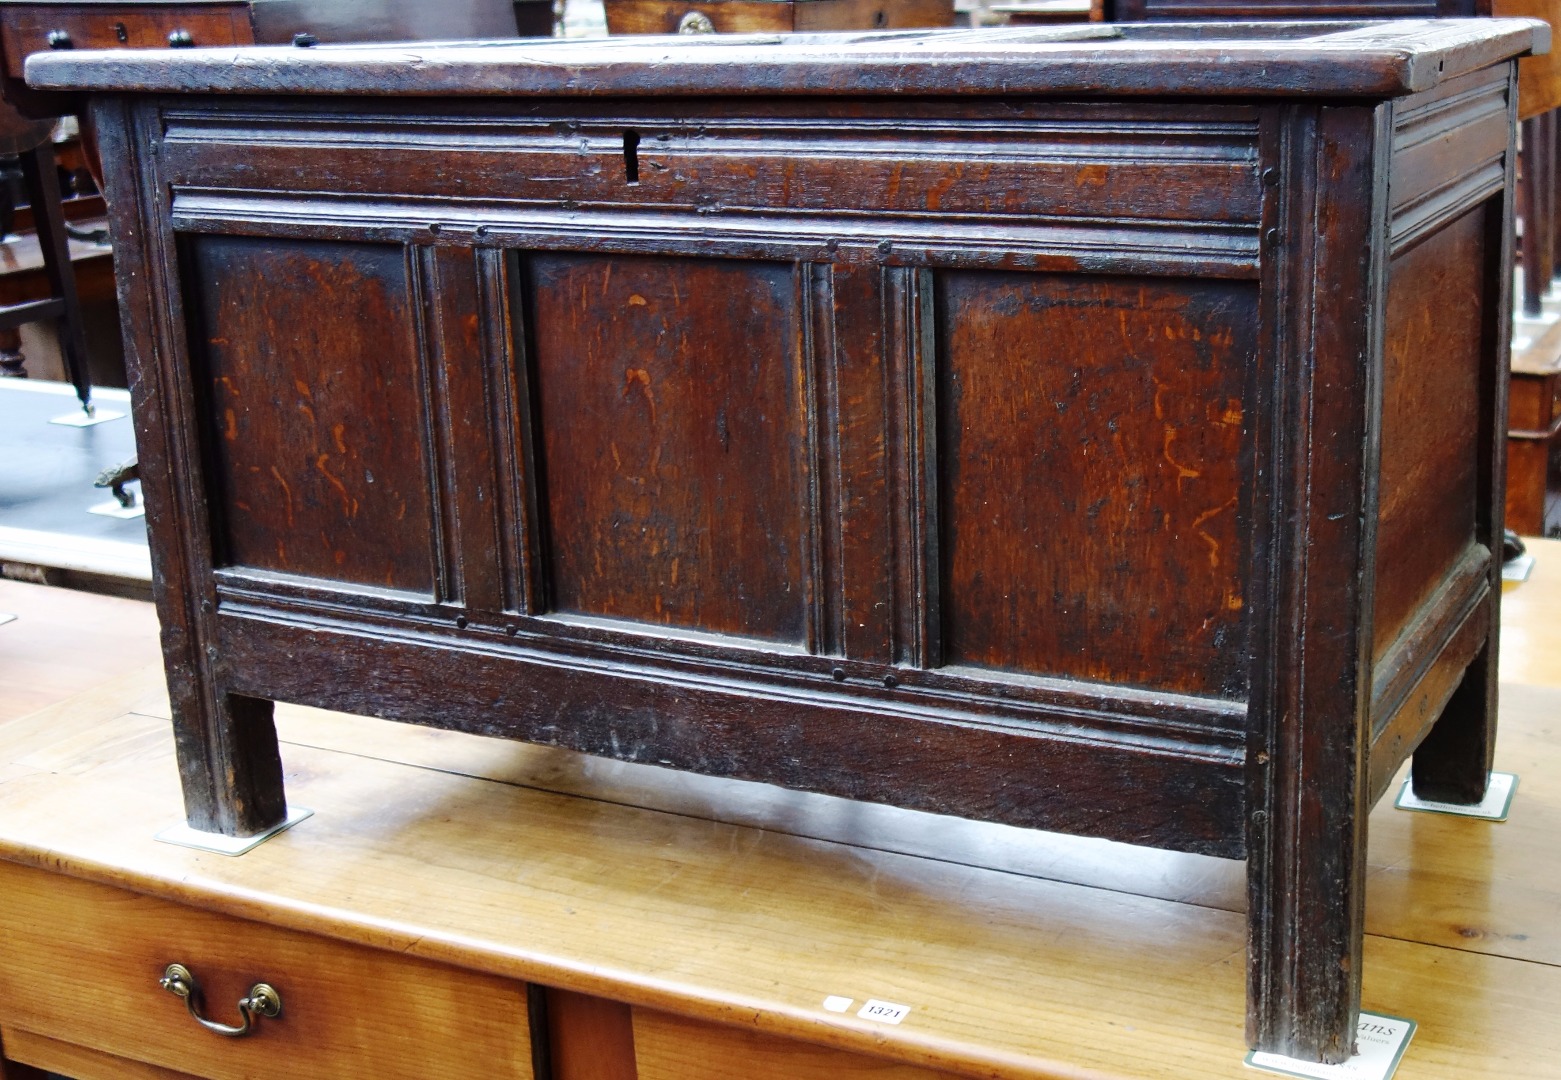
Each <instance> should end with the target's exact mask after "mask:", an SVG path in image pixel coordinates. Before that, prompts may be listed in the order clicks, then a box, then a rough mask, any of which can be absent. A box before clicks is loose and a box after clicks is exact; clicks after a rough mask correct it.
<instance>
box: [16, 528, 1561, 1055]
mask: <svg viewBox="0 0 1561 1080" xmlns="http://www.w3.org/2000/svg"><path fill="white" fill-rule="evenodd" d="M1532 550H1534V551H1535V553H1536V555H1537V556H1538V557H1539V564H1538V566H1537V567H1536V569H1535V572H1534V576H1533V577H1532V578H1531V579H1530V581H1528V582H1526V583H1523V584H1521V585H1515V586H1509V589H1508V592H1507V594H1506V597H1505V609H1504V613H1505V626H1504V634H1505V638H1506V642H1507V643H1508V646H1509V649H1511V650H1512V651H1511V652H1509V653H1508V658H1507V660H1506V662H1505V664H1504V668H1503V673H1504V675H1505V676H1506V679H1507V682H1506V683H1505V685H1504V686H1503V696H1502V712H1503V715H1502V738H1501V743H1500V745H1499V746H1498V750H1497V767H1498V768H1502V769H1506V770H1510V771H1516V772H1518V773H1519V774H1520V775H1521V777H1522V780H1521V784H1520V788H1519V793H1518V796H1517V799H1516V801H1515V803H1514V809H1513V816H1512V819H1511V820H1510V821H1509V822H1507V823H1505V824H1501V825H1492V824H1489V823H1482V822H1477V821H1471V820H1465V819H1458V818H1450V817H1443V816H1437V815H1424V814H1407V813H1404V812H1402V811H1397V810H1394V809H1392V808H1391V807H1390V806H1388V805H1386V801H1384V804H1383V805H1381V806H1379V807H1378V809H1377V810H1376V812H1375V813H1374V814H1373V816H1372V819H1371V826H1370V835H1371V843H1370V848H1369V859H1368V862H1369V877H1368V891H1369V901H1368V904H1367V911H1368V920H1369V921H1368V937H1367V942H1366V973H1367V974H1366V980H1365V989H1364V1004H1365V1007H1366V1008H1367V1009H1368V1010H1376V1011H1381V1012H1387V1013H1392V1014H1394V1015H1402V1016H1409V1017H1412V1018H1414V1019H1415V1020H1417V1021H1418V1022H1419V1023H1420V1029H1419V1031H1418V1033H1417V1034H1416V1036H1415V1041H1414V1042H1413V1044H1412V1045H1411V1048H1410V1051H1409V1054H1408V1056H1407V1057H1406V1059H1405V1061H1404V1063H1403V1065H1402V1066H1401V1068H1400V1072H1399V1078H1400V1080H1444V1078H1445V1080H1452V1078H1458V1080H1464V1078H1466V1077H1492V1078H1495V1077H1502V1078H1506V1077H1511V1076H1514V1075H1539V1074H1540V1073H1539V1072H1536V1071H1535V1070H1536V1069H1538V1070H1542V1069H1543V1068H1544V1067H1546V1066H1545V1063H1546V1062H1550V1061H1554V1060H1556V1059H1557V1056H1558V1055H1561V1038H1558V1036H1557V1033H1556V1031H1555V1030H1554V1028H1553V1026H1552V1025H1551V1024H1550V1022H1549V1017H1551V1016H1552V1015H1553V1014H1554V1012H1555V1010H1556V1008H1557V1005H1558V1003H1561V930H1558V929H1557V927H1556V925H1555V920H1554V912H1555V911H1556V910H1557V909H1558V908H1561V883H1558V882H1557V880H1556V878H1555V875H1554V874H1551V873H1550V872H1549V870H1548V862H1547V859H1546V856H1545V854H1544V853H1545V852H1546V851H1548V850H1549V846H1550V842H1551V840H1550V838H1551V837H1553V836H1554V835H1555V833H1556V831H1557V830H1558V829H1561V783H1558V781H1557V779H1556V778H1557V777H1561V743H1558V742H1557V736H1556V732H1555V728H1554V717H1555V716H1556V715H1557V714H1558V710H1561V665H1557V664H1556V662H1555V659H1554V657H1555V656H1556V655H1558V653H1557V651H1556V650H1555V649H1553V648H1551V649H1549V650H1548V651H1546V649H1545V647H1544V646H1543V644H1542V643H1543V642H1544V641H1545V640H1553V635H1554V633H1555V626H1554V619H1553V615H1552V614H1551V613H1553V612H1554V611H1555V610H1556V609H1557V606H1558V605H1561V542H1554V541H1536V542H1535V543H1534V544H1533V546H1532ZM4 632H5V631H4V628H0V634H4ZM1547 634H1549V635H1552V637H1551V638H1549V639H1547V638H1546V637H1545V635H1547ZM4 640H5V639H4V638H0V642H3V641H4ZM1523 642H1529V643H1530V644H1531V646H1532V651H1528V652H1525V650H1524V647H1523V645H1522V644H1521V643H1523ZM3 655H5V654H0V656H3ZM160 684H161V675H160V673H158V672H156V671H155V670H151V671H146V672H144V673H142V674H141V675H140V676H138V677H137V678H136V679H134V680H130V681H126V682H121V683H119V684H116V685H114V686H111V687H109V688H106V689H103V690H98V691H93V692H90V693H88V694H86V695H84V696H82V697H79V698H77V699H76V700H75V701H73V702H71V703H70V704H69V705H67V706H65V707H56V708H53V709H49V710H46V711H44V712H42V713H39V714H35V715H34V716H31V717H28V718H24V719H19V720H12V721H10V722H8V723H6V724H4V725H3V726H0V747H3V750H4V752H3V753H0V762H4V763H5V764H4V765H0V769H3V770H4V771H0V851H3V855H4V857H5V858H7V859H11V860H16V861H20V862H24V863H32V864H35V865H36V864H40V863H43V864H47V865H48V866H50V867H51V868H53V869H54V870H55V871H56V872H65V873H68V874H72V875H77V876H83V877H87V878H92V879H96V880H98V881H102V882H107V883H113V884H118V885H121V886H129V887H131V888H133V889H135V890H138V891H144V892H147V893H151V894H155V895H159V896H162V897H164V898H165V899H173V900H182V901H185V902H194V903H198V904H200V905H201V906H203V907H208V908H212V909H215V910H219V911H223V912H226V913H228V914H230V915H235V916H239V917H244V916H249V917H255V918H262V919H264V920H266V921H267V922H270V923H274V924H278V925H282V926H288V927H293V928H295V929H302V930H306V931H314V932H318V933H322V934H324V935H327V936H330V937H337V938H343V939H347V940H350V941H355V942H358V943H361V944H366V945H370V946H375V947H382V948H394V949H405V950H407V951H408V952H409V953H410V954H412V955H415V956H419V957H435V958H440V959H445V960H449V961H452V962H456V963H459V964H461V965H463V966H469V967H473V968H478V969H481V970H485V971H489V972H493V973H497V974H501V975H508V976H515V977H522V978H525V977H531V978H536V979H538V980H539V981H542V982H544V983H546V984H548V985H552V986H555V987H561V988H567V989H571V990H573V991H574V992H576V993H580V994H589V995H591V996H593V997H596V998H605V999H612V1000H617V1001H621V1002H626V1003H628V1004H630V1005H631V1006H636V1007H638V1010H639V1011H640V1013H641V1015H643V1013H644V1010H645V1009H650V1010H653V1011H655V1012H659V1013H665V1014H667V1015H668V1016H671V1017H681V1018H683V1020H681V1021H678V1023H687V1022H688V1021H699V1022H703V1023H720V1024H725V1025H729V1026H731V1027H732V1028H733V1029H734V1031H735V1032H737V1033H738V1034H737V1035H736V1037H737V1038H738V1039H739V1041H741V1040H747V1039H750V1038H752V1039H755V1040H759V1041H760V1042H762V1041H763V1040H764V1039H768V1038H780V1039H788V1038H789V1039H801V1040H803V1041H805V1042H808V1043H810V1044H813V1045H817V1046H830V1047H834V1048H836V1049H842V1050H850V1051H854V1052H856V1053H859V1054H867V1055H869V1056H878V1057H881V1058H884V1059H886V1060H889V1061H898V1062H901V1063H903V1064H908V1065H915V1066H917V1067H919V1068H924V1069H925V1068H931V1069H942V1070H944V1071H946V1072H954V1073H956V1074H958V1075H968V1076H996V1075H1011V1076H1032V1077H1038V1076H1048V1077H1055V1076H1075V1075H1081V1070H1084V1069H1093V1070H1095V1072H1096V1075H1106V1076H1119V1077H1165V1078H1170V1077H1178V1078H1180V1077H1187V1078H1193V1077H1197V1078H1203V1077H1224V1076H1228V1077H1233V1078H1234V1077H1237V1076H1244V1075H1250V1073H1246V1072H1245V1071H1244V1070H1243V1069H1242V1068H1241V1066H1240V1064H1239V1060H1240V1056H1241V1051H1242V1048H1241V1046H1240V1039H1239V1020H1240V1015H1241V1010H1242V1004H1241V990H1242V967H1243V961H1242V951H1243V947H1242V945H1243V943H1242V920H1241V918H1240V916H1239V915H1238V914H1236V912H1237V911H1238V910H1239V909H1240V907H1241V904H1242V889H1243V881H1242V877H1241V872H1240V871H1241V868H1240V864H1239V863H1234V862H1228V861H1224V860H1217V859H1208V858H1200V857H1197V856H1187V855H1176V854H1173V853H1169V852H1150V851H1144V850H1142V849H1136V848H1126V847H1122V846H1119V845H1113V844H1109V843H1104V842H1099V841H1085V840H1079V839H1077V838H1069V837H1058V836H1052V835H1048V834H1040V833H1031V832H1026V831H1024V830H1016V829H1006V828H1002V827H998V826H991V825H975V824H971V823H967V822H958V821H953V820H951V819H946V818H936V817H932V816H929V815H918V814H910V813H907V812H905V811H896V810H891V809H888V808H883V807H864V806H861V805H859V804H854V803H847V802H843V801H839V800H832V799H826V798H823V797H819V796H808V795H802V794H798V793H795V792H785V791H781V790H779V789H775V788H768V787H763V786H759V785H752V784H743V783H739V782H735V781H715V780H709V779H705V778H699V777H691V776H686V775H678V774H670V773H667V772H666V771H664V770H659V769H654V768H650V767H644V766H630V765H622V764H615V763H609V762H602V761H598V760H594V759H587V758H581V757H578V756H576V755H573V754H569V753H566V752H562V751H556V750H545V749H541V748H535V747H525V746H518V745H514V744H509V743H501V742H494V741H492V740H486V739H480V738H476V737H473V736H466V735H458V734H453V733H446V732H438V731H430V730H426V729H420V728H410V727H398V726H395V725H386V724H383V723H377V722H374V721H369V720H360V719H357V718H352V717H346V716H339V715H333V714H326V713H321V712H318V711H313V710H301V709H293V708H288V707H283V708H281V709H279V725H280V729H281V732H282V735H283V739H284V744H285V746H284V757H285V760H286V763H287V766H288V771H289V782H290V783H291V784H292V785H293V790H294V791H295V792H297V799H298V801H299V802H301V803H302V804H304V805H307V806H310V807H313V808H314V809H315V810H316V811H317V816H316V817H315V818H312V819H310V820H309V821H307V822H305V823H304V824H303V825H301V826H298V827H296V828H295V829H293V830H291V831H290V832H288V833H286V834H283V836H281V837H279V838H277V839H276V840H273V841H270V842H268V843H267V844H265V845H263V846H262V847H261V848H259V849H257V850H256V851H255V852H252V853H251V854H250V855H246V856H244V857H243V858H241V859H236V860H233V859H223V858H221V857H218V856H213V855H205V854H201V853H197V852H193V851H188V850H184V849H178V848H172V847H168V846H165V845H158V844H154V843H152V842H151V841H150V840H149V837H150V835H151V833H152V832H154V831H156V829H159V828H161V827H163V826H164V825H166V824H169V823H171V822H172V821H174V820H176V819H177V817H178V813H179V812H178V805H179V803H178V795H177V784H176V780H175V773H174V768H173V762H172V756H171V744H170V740H169V738H168V735H167V733H166V730H167V726H166V721H165V719H163V718H164V717H165V716H166V712H167V710H166V702H165V701H163V700H161V699H162V693H161V687H160ZM388 790H394V791H396V792H397V796H398V797H397V801H396V802H395V804H394V808H393V809H392V810H390V811H388V812H385V811H381V810H379V809H377V806H378V805H379V804H380V802H381V801H382V800H381V799H380V798H379V796H380V795H382V794H383V793H384V792H385V791H388ZM559 793H562V794H559ZM110 803H112V804H113V805H114V806H115V808H116V813H115V814H114V815H113V816H112V817H110V818H108V819H107V820H105V818H104V817H103V815H102V814H101V813H99V812H98V809H99V808H100V807H102V806H103V805H106V804H110ZM873 845H878V846H877V847H874V846H873ZM885 847H888V848H894V847H898V848H900V849H901V850H899V851H894V850H883V848H885ZM829 994H843V995H847V996H851V997H853V998H854V999H856V1000H858V1001H862V1000H865V999H866V998H867V997H869V996H872V997H878V998H882V999H885V1000H890V1001H897V1002H903V1003H906V1004H909V1005H911V1006H912V1012H911V1014H910V1016H909V1017H908V1018H907V1019H906V1020H905V1021H904V1023H902V1025H900V1027H899V1028H893V1029H891V1028H887V1027H883V1026H879V1025H872V1026H869V1025H868V1024H867V1022H865V1021H860V1020H857V1019H855V1017H854V1016H850V1015H846V1016H840V1015H836V1014H831V1013H827V1012H825V1011H824V1010H823V1009H822V1007H821V1006H822V1000H823V998H824V997H825V996H826V995H829ZM4 1008H5V1003H4V1002H3V1001H0V1011H3V1009H4ZM619 1015H621V1013H620V1014H619ZM640 1026H641V1028H642V1029H643V1028H645V1026H646V1023H645V1021H643V1020H641V1021H640ZM745 1032H746V1033H747V1034H744V1033H745ZM869 1075H871V1074H869ZM888 1075H893V1073H889V1074H888Z"/></svg>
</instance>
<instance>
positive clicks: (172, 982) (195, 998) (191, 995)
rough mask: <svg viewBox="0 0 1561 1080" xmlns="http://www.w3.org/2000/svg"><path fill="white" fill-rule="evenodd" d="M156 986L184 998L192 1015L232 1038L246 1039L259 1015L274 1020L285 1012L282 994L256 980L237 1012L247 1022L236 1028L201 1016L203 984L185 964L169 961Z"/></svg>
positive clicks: (197, 1021) (200, 1022) (186, 1006)
mask: <svg viewBox="0 0 1561 1080" xmlns="http://www.w3.org/2000/svg"><path fill="white" fill-rule="evenodd" d="M157 985H158V986H161V987H162V988H163V989H164V990H166V991H168V992H169V993H170V994H172V995H173V996H174V997H180V998H183V999H184V1007H185V1008H187V1009H189V1010H190V1015H191V1016H193V1017H195V1021H196V1023H198V1024H200V1026H201V1027H203V1028H205V1029H206V1030H207V1031H211V1032H215V1033H216V1034H218V1035H225V1036H227V1037H228V1038H230V1039H239V1038H243V1037H244V1036H245V1035H248V1034H250V1033H251V1032H253V1031H254V1030H255V1019H256V1017H260V1016H266V1017H270V1018H271V1019H273V1020H274V1019H276V1018H277V1017H278V1016H281V1015H282V995H280V994H278V993H277V992H276V990H274V989H273V988H272V987H271V986H269V985H267V984H266V983H256V984H255V985H254V986H251V987H250V988H249V993H248V994H246V995H245V996H244V997H241V998H239V1002H238V1011H239V1015H240V1016H242V1017H243V1018H244V1022H243V1023H242V1024H240V1025H238V1026H237V1027H234V1026H233V1025H231V1024H219V1023H217V1022H216V1021H215V1020H208V1019H206V1018H205V1017H204V1016H202V1015H201V1011H200V1008H201V986H200V983H198V982H196V981H195V976H194V975H193V974H191V972H190V969H189V968H187V967H185V966H184V965H183V964H169V965H168V968H167V970H166V971H164V972H163V977H162V978H161V979H158V980H157Z"/></svg>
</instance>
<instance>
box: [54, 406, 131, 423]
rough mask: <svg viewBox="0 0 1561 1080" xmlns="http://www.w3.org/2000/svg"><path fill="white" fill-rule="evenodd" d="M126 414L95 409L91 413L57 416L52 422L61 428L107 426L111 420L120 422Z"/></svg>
mask: <svg viewBox="0 0 1561 1080" xmlns="http://www.w3.org/2000/svg"><path fill="white" fill-rule="evenodd" d="M124 415H125V414H124V413H122V412H115V411H114V410H113V409H94V410H93V411H92V412H91V413H86V412H73V413H66V414H65V415H64V416H56V417H55V418H54V419H53V420H50V421H49V423H51V424H59V425H60V426H61V427H93V426H95V425H97V424H105V423H107V422H108V421H110V420H119V419H121V418H122V417H124Z"/></svg>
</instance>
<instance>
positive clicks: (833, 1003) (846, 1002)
mask: <svg viewBox="0 0 1561 1080" xmlns="http://www.w3.org/2000/svg"><path fill="white" fill-rule="evenodd" d="M851 1001H852V999H851V998H848V997H841V996H840V995H839V994H830V995H829V996H828V997H827V998H825V999H824V1008H826V1009H828V1010H829V1011H830V1012H845V1011H846V1010H847V1009H849V1008H850V1007H851Z"/></svg>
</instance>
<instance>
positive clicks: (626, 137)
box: [623, 130, 640, 184]
mask: <svg viewBox="0 0 1561 1080" xmlns="http://www.w3.org/2000/svg"><path fill="white" fill-rule="evenodd" d="M623 175H624V178H625V179H626V180H628V182H629V183H631V184H638V183H639V182H640V133H639V132H638V131H633V130H630V131H625V132H624V133H623Z"/></svg>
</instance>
